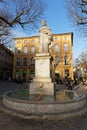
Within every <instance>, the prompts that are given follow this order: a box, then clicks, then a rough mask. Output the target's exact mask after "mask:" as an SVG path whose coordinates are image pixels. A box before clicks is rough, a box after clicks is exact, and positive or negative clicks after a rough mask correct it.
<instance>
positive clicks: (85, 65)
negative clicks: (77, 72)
mask: <svg viewBox="0 0 87 130" xmlns="http://www.w3.org/2000/svg"><path fill="white" fill-rule="evenodd" d="M79 59H80V64H81V67H82V74H83V80H84V81H87V50H85V51H84V52H82V53H81V54H80V56H79Z"/></svg>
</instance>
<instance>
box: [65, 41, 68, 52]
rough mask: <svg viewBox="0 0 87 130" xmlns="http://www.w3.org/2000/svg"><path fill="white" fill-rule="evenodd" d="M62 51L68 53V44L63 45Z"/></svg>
mask: <svg viewBox="0 0 87 130" xmlns="http://www.w3.org/2000/svg"><path fill="white" fill-rule="evenodd" d="M64 51H68V44H67V43H66V44H64Z"/></svg>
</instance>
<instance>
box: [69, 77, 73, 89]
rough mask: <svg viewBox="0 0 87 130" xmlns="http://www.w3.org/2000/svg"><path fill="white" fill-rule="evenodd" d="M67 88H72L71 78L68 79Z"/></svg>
mask: <svg viewBox="0 0 87 130" xmlns="http://www.w3.org/2000/svg"><path fill="white" fill-rule="evenodd" d="M68 89H69V90H72V89H73V80H72V79H71V78H70V79H69V80H68Z"/></svg>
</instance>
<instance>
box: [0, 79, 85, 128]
mask: <svg viewBox="0 0 87 130" xmlns="http://www.w3.org/2000/svg"><path fill="white" fill-rule="evenodd" d="M22 86H23V85H22V84H16V83H15V82H9V81H4V82H3V81H0V94H3V93H4V92H6V91H8V90H13V89H15V88H19V87H22ZM85 92H86V90H85ZM0 130H87V113H86V114H85V115H82V116H76V117H74V118H68V119H64V120H60V121H57V120H55V121H48V120H25V119H20V118H17V117H14V116H12V115H8V114H6V113H3V112H1V111H0Z"/></svg>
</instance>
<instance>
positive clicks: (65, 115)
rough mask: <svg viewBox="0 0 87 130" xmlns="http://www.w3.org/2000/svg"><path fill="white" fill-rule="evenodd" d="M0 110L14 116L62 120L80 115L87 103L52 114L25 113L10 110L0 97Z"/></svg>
mask: <svg viewBox="0 0 87 130" xmlns="http://www.w3.org/2000/svg"><path fill="white" fill-rule="evenodd" d="M0 111H2V112H5V113H7V114H10V115H13V116H15V117H19V118H23V119H48V120H55V119H56V120H62V119H65V118H71V117H74V116H81V115H83V114H85V113H86V112H87V105H86V106H84V107H83V108H79V109H76V110H72V111H68V112H62V113H56V114H54V113H52V114H50V113H49V114H34V113H33V114H26V113H24V112H21V111H20V112H19V111H17V110H12V109H10V108H8V107H6V106H5V105H3V103H2V98H1V99H0Z"/></svg>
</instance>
